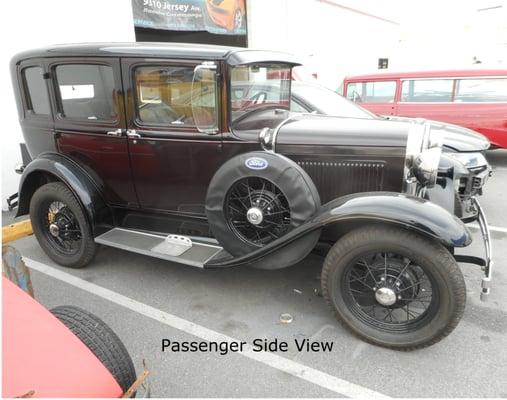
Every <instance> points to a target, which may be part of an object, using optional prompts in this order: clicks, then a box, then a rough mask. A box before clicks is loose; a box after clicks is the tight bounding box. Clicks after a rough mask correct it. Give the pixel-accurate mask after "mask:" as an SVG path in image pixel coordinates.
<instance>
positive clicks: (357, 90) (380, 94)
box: [347, 80, 397, 116]
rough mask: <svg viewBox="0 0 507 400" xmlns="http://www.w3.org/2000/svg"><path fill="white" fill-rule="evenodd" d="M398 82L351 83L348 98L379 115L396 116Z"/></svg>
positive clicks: (348, 85)
mask: <svg viewBox="0 0 507 400" xmlns="http://www.w3.org/2000/svg"><path fill="white" fill-rule="evenodd" d="M396 89H397V81H396V80H376V81H364V82H349V83H348V84H347V98H348V99H349V100H352V101H354V102H355V103H357V104H359V105H360V106H361V107H364V108H366V109H367V110H369V111H371V112H373V113H375V114H378V115H387V116H388V115H395V111H396V103H395V99H396Z"/></svg>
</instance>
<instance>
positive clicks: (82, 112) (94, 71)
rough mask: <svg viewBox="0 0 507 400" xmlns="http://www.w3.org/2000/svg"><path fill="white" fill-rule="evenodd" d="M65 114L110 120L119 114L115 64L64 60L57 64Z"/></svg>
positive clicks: (86, 118)
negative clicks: (111, 65) (79, 62)
mask: <svg viewBox="0 0 507 400" xmlns="http://www.w3.org/2000/svg"><path fill="white" fill-rule="evenodd" d="M56 80H57V82H58V89H59V93H60V99H59V100H60V104H61V107H62V110H61V111H62V114H63V116H64V117H65V118H76V119H84V120H105V121H111V120H114V119H116V118H117V113H116V110H115V101H114V96H115V85H114V75H113V68H112V67H110V66H107V65H92V64H65V65H58V66H57V67H56Z"/></svg>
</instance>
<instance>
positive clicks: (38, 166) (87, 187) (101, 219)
mask: <svg viewBox="0 0 507 400" xmlns="http://www.w3.org/2000/svg"><path fill="white" fill-rule="evenodd" d="M51 181H61V182H63V183H65V184H66V185H67V187H68V188H69V189H70V190H71V191H72V192H73V193H74V195H75V196H76V198H77V199H78V201H79V202H80V203H81V205H82V207H83V210H84V211H85V214H86V215H87V217H88V222H89V223H90V226H91V228H92V232H94V234H95V235H96V234H97V233H96V228H97V227H99V226H103V227H109V226H112V225H113V218H112V213H111V210H110V208H109V207H108V206H107V204H106V202H105V201H104V197H103V196H102V194H101V189H100V183H98V182H95V181H94V180H93V179H92V178H91V177H90V176H89V175H88V174H87V173H86V172H85V171H84V170H83V169H82V168H81V167H80V166H79V165H78V164H76V163H75V162H74V161H72V160H70V159H69V158H67V157H65V156H63V155H61V154H56V153H44V154H41V155H39V156H38V157H37V158H36V159H35V160H33V161H32V162H30V164H28V165H27V166H26V168H25V170H24V171H23V175H22V176H21V181H20V183H19V206H18V211H17V214H16V217H19V216H21V215H25V214H28V213H29V210H30V200H31V198H32V196H33V194H34V193H35V191H36V190H37V189H38V188H39V187H40V186H42V185H44V184H45V183H48V182H51Z"/></svg>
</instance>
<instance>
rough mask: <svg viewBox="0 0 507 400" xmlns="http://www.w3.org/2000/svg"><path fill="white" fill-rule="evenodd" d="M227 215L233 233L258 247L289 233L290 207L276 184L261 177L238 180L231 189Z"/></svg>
mask: <svg viewBox="0 0 507 400" xmlns="http://www.w3.org/2000/svg"><path fill="white" fill-rule="evenodd" d="M224 213H225V216H226V219H227V223H228V225H229V227H230V229H231V230H233V231H234V232H235V233H236V235H237V236H238V237H239V238H240V239H241V240H243V241H244V242H246V243H248V244H251V245H255V246H258V247H261V246H264V245H266V244H267V243H269V242H271V241H273V240H276V239H278V238H280V237H281V236H283V235H284V234H285V233H287V232H288V231H289V229H290V223H291V219H290V215H291V213H290V207H289V202H288V201H287V198H286V196H285V195H284V193H283V192H282V191H281V190H280V188H279V187H278V186H276V185H275V184H274V183H272V182H270V181H268V180H267V179H264V178H260V177H249V178H243V179H240V180H238V181H237V182H236V183H234V184H233V185H232V186H231V188H230V189H229V191H228V193H227V195H226V199H225V202H224Z"/></svg>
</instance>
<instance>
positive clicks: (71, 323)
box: [2, 278, 136, 398]
mask: <svg viewBox="0 0 507 400" xmlns="http://www.w3.org/2000/svg"><path fill="white" fill-rule="evenodd" d="M2 314H3V315H2V351H3V354H2V397H60V398H69V397H121V396H122V394H123V393H124V392H125V391H127V389H129V387H130V386H131V385H132V384H133V383H134V381H135V379H136V376H135V369H134V365H133V363H132V359H131V358H130V356H129V354H128V352H127V350H126V349H125V346H124V345H123V344H122V342H121V341H120V339H119V338H118V337H117V336H116V334H115V333H114V332H113V331H112V330H111V328H109V326H107V325H106V324H105V323H104V322H103V321H102V320H100V319H99V318H98V317H96V316H95V315H93V314H91V313H89V312H87V311H85V310H82V309H80V308H78V307H74V306H60V307H56V308H54V309H52V310H51V311H48V310H46V309H45V308H44V307H43V306H42V305H41V304H39V303H38V302H37V301H35V300H34V299H33V298H32V297H30V296H29V295H28V294H27V293H25V292H24V291H23V290H21V289H20V288H19V287H17V286H16V285H15V284H14V283H13V282H11V281H9V280H7V279H6V278H2Z"/></svg>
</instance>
